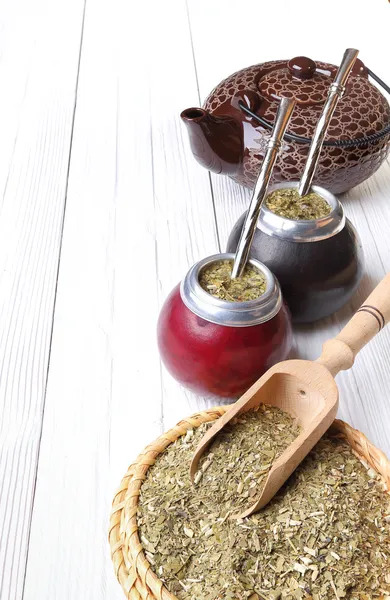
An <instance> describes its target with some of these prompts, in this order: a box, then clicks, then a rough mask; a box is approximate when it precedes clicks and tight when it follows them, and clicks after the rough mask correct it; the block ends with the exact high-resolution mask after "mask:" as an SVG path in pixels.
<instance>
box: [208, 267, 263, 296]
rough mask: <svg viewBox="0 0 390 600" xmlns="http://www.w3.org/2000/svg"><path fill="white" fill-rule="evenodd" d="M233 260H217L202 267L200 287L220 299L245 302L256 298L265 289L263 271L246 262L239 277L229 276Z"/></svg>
mask: <svg viewBox="0 0 390 600" xmlns="http://www.w3.org/2000/svg"><path fill="white" fill-rule="evenodd" d="M232 267H233V262H232V261H231V260H218V261H216V262H214V263H212V264H211V265H208V266H207V267H205V268H204V269H202V271H201V273H200V276H199V283H200V285H201V286H202V288H203V289H204V290H205V291H206V292H208V293H209V294H211V295H212V296H214V297H215V298H219V299H220V300H228V301H230V302H247V301H248V300H256V298H259V297H260V296H262V295H263V294H264V292H265V290H266V281H265V277H264V275H263V273H261V271H259V270H258V269H256V268H255V267H253V266H252V265H250V264H248V265H247V266H246V267H245V269H244V272H243V274H242V275H241V277H238V278H236V279H232V278H231V274H232Z"/></svg>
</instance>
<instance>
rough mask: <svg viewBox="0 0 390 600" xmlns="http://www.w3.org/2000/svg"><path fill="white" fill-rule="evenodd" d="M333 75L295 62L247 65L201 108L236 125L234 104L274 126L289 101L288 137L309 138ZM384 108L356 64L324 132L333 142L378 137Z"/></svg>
mask: <svg viewBox="0 0 390 600" xmlns="http://www.w3.org/2000/svg"><path fill="white" fill-rule="evenodd" d="M336 72H337V67H336V66H335V65H332V64H329V63H325V62H320V61H313V60H312V59H310V58H307V57H303V56H298V57H294V58H292V59H290V60H280V61H273V62H268V63H263V64H258V65H253V66H252V67H248V68H246V69H243V70H241V71H238V72H237V73H234V74H233V75H231V76H230V77H228V78H227V79H225V80H224V81H222V82H221V83H220V84H219V85H218V86H217V87H216V88H215V89H214V90H213V92H212V93H211V94H210V96H209V97H208V98H207V100H206V102H205V105H204V107H205V109H206V110H209V111H211V112H212V113H216V114H220V115H223V114H233V111H234V115H235V116H236V117H237V118H240V119H242V120H249V121H250V120H251V117H249V116H245V115H243V113H242V111H241V110H240V108H239V103H240V102H241V103H244V105H245V106H247V107H248V108H249V109H250V110H252V111H253V112H254V113H256V115H258V116H259V117H262V118H263V119H264V120H266V121H268V122H271V123H272V122H274V120H275V115H276V112H277V108H278V105H279V101H280V98H281V97H287V98H294V99H295V100H296V103H297V104H296V107H295V111H294V115H293V117H292V119H291V122H290V132H291V133H292V134H295V135H297V136H302V137H307V138H310V137H311V136H312V133H313V131H314V129H315V126H316V123H317V121H318V118H319V115H320V113H321V110H322V107H323V104H324V102H325V100H326V98H327V94H328V90H329V87H330V85H331V83H332V81H333V79H334V76H335V74H336ZM389 119H390V108H389V104H388V102H387V99H386V98H385V96H384V95H383V94H382V93H381V92H380V90H379V89H378V88H377V87H376V86H375V85H373V84H372V83H371V82H370V80H369V79H368V69H367V68H366V67H365V65H364V64H363V63H362V61H361V60H359V59H358V60H357V61H356V63H355V66H354V68H353V70H352V73H351V75H350V77H349V79H348V83H347V86H346V90H345V93H344V95H343V97H342V98H341V99H340V101H339V103H338V105H337V108H336V111H335V113H334V116H333V119H332V121H331V123H330V127H329V129H328V137H329V138H331V139H335V140H340V139H351V138H360V137H364V136H370V135H374V134H376V133H378V132H379V131H381V130H382V129H383V127H384V126H385V125H386V124H388V121H389Z"/></svg>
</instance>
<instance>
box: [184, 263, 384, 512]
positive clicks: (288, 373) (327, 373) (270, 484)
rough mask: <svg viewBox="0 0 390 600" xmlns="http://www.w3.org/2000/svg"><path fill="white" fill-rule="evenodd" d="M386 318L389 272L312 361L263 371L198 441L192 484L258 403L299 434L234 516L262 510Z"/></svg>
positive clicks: (322, 425) (322, 427)
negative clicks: (209, 454) (232, 427)
mask: <svg viewBox="0 0 390 600" xmlns="http://www.w3.org/2000/svg"><path fill="white" fill-rule="evenodd" d="M389 318H390V273H388V274H387V275H386V276H385V278H384V279H383V280H382V281H381V282H380V283H379V285H378V286H377V287H376V288H375V290H374V291H373V292H372V294H371V295H370V296H369V297H368V298H367V300H366V302H365V303H364V304H363V305H362V306H361V307H360V308H359V310H358V311H357V312H356V314H355V315H354V316H353V317H352V319H351V320H350V321H349V322H348V323H347V325H346V326H345V327H344V329H343V330H342V331H341V332H340V333H339V335H338V336H337V337H336V338H334V339H333V340H329V341H327V342H325V344H324V346H323V350H322V354H321V356H320V358H319V359H318V360H317V361H315V362H314V361H308V360H288V361H284V362H281V363H279V364H277V365H275V366H274V367H272V368H271V369H269V371H267V373H265V374H264V375H263V376H262V377H261V378H260V379H259V380H258V381H257V382H256V383H255V384H254V385H253V386H252V387H251V388H250V389H249V390H248V391H247V392H246V393H245V394H244V395H243V396H241V398H240V399H239V400H237V402H236V403H235V404H234V405H233V406H232V408H231V409H230V410H228V411H227V412H226V413H225V414H224V415H223V417H221V418H220V419H218V421H217V422H216V423H215V425H213V426H212V427H211V428H210V429H209V431H208V432H207V433H206V435H205V436H204V437H203V438H202V439H201V441H200V443H199V445H198V447H197V449H196V451H195V454H194V456H193V459H192V463H191V468H190V476H191V479H192V481H193V479H194V475H195V472H196V469H197V466H198V463H199V459H200V457H201V455H202V454H203V453H204V451H205V450H206V448H207V447H208V446H209V445H210V444H211V442H212V440H213V439H214V438H215V436H216V435H217V433H218V432H219V431H221V429H222V428H223V427H224V426H225V425H226V424H227V423H229V422H230V421H231V420H232V419H234V418H235V417H236V416H237V415H238V414H240V413H243V412H246V411H248V410H250V409H251V408H254V407H256V406H258V405H259V404H260V403H264V404H271V405H273V406H278V407H279V408H280V409H281V410H283V411H285V412H287V413H290V415H292V416H293V417H294V418H295V419H296V420H297V422H298V424H299V425H300V426H301V427H302V432H301V433H300V434H299V436H298V437H297V438H296V439H295V440H294V442H293V443H292V444H291V445H290V446H289V448H287V450H285V451H284V452H283V453H282V454H281V455H280V456H279V458H278V459H277V460H276V461H275V463H274V464H273V466H272V468H271V470H270V472H269V474H268V477H267V479H266V482H265V485H264V487H263V490H262V492H261V494H260V496H259V497H258V498H257V500H256V502H255V503H254V504H253V505H252V506H250V507H249V508H248V509H247V510H246V511H244V512H243V513H241V514H240V515H234V517H235V518H237V517H240V518H243V517H247V516H249V515H251V514H252V513H254V512H256V511H257V510H260V509H261V508H263V507H264V506H265V505H266V504H268V502H269V501H270V500H271V499H272V498H273V497H274V495H275V494H276V492H277V491H278V490H279V489H280V487H281V486H282V485H283V484H284V483H285V481H286V480H287V479H288V477H289V476H290V475H291V473H292V472H293V471H295V469H296V468H297V466H298V465H299V464H300V463H301V462H302V461H303V459H304V458H305V456H306V455H307V454H308V453H309V452H310V450H311V449H312V448H313V447H314V446H315V444H316V443H317V442H318V440H319V439H320V438H321V437H322V435H323V434H324V433H325V432H326V431H327V429H328V428H329V427H330V425H331V424H332V422H333V420H334V418H335V416H336V413H337V409H338V403H339V393H338V388H337V385H336V382H335V380H334V377H335V376H336V375H337V373H338V372H339V371H345V370H347V369H350V368H351V367H352V365H353V363H354V360H355V356H356V355H357V353H358V352H359V351H360V350H361V349H362V348H363V346H365V345H366V344H367V342H369V341H370V340H371V339H372V338H373V337H374V336H375V335H376V334H377V333H378V332H379V331H380V330H381V329H382V328H383V327H384V326H385V325H386V323H387V322H388V320H389Z"/></svg>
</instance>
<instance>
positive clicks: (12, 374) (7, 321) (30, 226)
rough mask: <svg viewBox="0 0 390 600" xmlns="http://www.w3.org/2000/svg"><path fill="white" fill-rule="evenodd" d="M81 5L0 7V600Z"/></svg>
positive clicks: (34, 377) (5, 589)
mask: <svg viewBox="0 0 390 600" xmlns="http://www.w3.org/2000/svg"><path fill="white" fill-rule="evenodd" d="M83 8H84V6H83V1H82V0H69V1H67V2H66V3H64V2H62V0H61V1H58V0H52V1H51V2H47V1H45V0H34V2H30V0H12V1H10V2H3V3H2V4H1V6H0V32H1V35H0V87H1V96H0V131H1V140H0V189H1V199H0V361H1V370H0V414H1V421H0V481H1V488H0V598H1V600H19V599H20V598H21V597H22V593H23V582H24V572H25V565H26V555H27V549H28V540H29V529H30V523H31V512H32V508H33V498H34V488H35V479H36V471H37V464H38V454H39V443H40V435H41V428H42V419H43V411H44V396H45V387H46V379H47V370H48V361H49V352H50V338H51V329H52V317H53V307H54V298H55V288H56V280H57V270H58V259H59V251H60V243H61V234H62V221H63V214H64V206H65V194H66V180H67V170H68V162H69V148H70V142H71V134H72V122H73V115H74V108H75V93H76V83H77V72H78V59H79V51H80V41H81V31H82V20H83Z"/></svg>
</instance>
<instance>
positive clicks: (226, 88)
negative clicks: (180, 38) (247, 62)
mask: <svg viewBox="0 0 390 600" xmlns="http://www.w3.org/2000/svg"><path fill="white" fill-rule="evenodd" d="M336 72H337V67H336V66H334V65H332V64H328V63H324V62H314V61H313V60H311V59H309V58H306V57H296V58H293V59H291V60H289V61H286V60H279V61H273V62H267V63H262V64H258V65H254V66H252V67H248V68H246V69H243V70H241V71H238V72H237V73H234V74H233V75H231V76H230V77H228V78H227V79H225V80H224V81H222V82H221V83H220V84H219V85H217V87H216V88H215V89H214V90H213V91H212V92H211V94H210V95H209V96H208V98H207V99H206V101H205V103H204V106H203V108H189V109H187V110H184V111H183V112H182V113H181V118H182V120H183V122H184V123H185V125H186V126H187V129H188V133H189V137H190V144H191V149H192V152H193V154H194V156H195V158H196V159H197V161H198V162H199V163H200V164H201V165H203V166H204V167H206V168H207V169H208V170H210V171H213V172H214V173H224V174H226V175H229V176H230V177H231V178H232V179H234V180H235V181H236V182H237V183H239V184H242V185H244V186H246V187H249V188H253V185H254V183H255V181H256V178H257V174H258V172H259V168H260V164H261V162H262V160H263V158H264V155H265V152H266V146H267V140H268V138H269V136H270V133H271V129H272V126H273V122H274V120H275V115H276V112H277V109H278V105H279V102H280V98H282V97H288V98H294V99H295V100H296V103H297V104H296V107H295V111H294V115H293V117H292V119H291V122H290V125H289V130H288V132H287V134H286V135H285V138H284V145H283V148H282V151H281V153H280V156H279V161H278V164H277V165H276V168H275V169H274V173H273V178H272V183H279V182H283V181H291V180H293V179H299V178H300V176H301V174H302V171H303V167H304V164H305V161H306V157H307V154H308V150H309V145H310V141H311V136H312V134H313V131H314V128H315V126H316V123H317V121H318V118H319V116H320V114H321V111H322V107H323V104H324V102H325V100H326V98H327V94H328V90H329V87H330V85H331V83H332V81H333V78H334V76H335V74H336ZM369 76H371V77H372V78H374V79H375V80H376V81H377V83H379V84H380V85H381V86H382V87H383V88H384V89H385V90H386V91H387V92H388V91H389V88H388V87H387V86H386V85H385V84H384V83H383V82H382V81H381V80H380V79H379V78H378V77H377V76H376V75H375V74H374V73H372V71H370V70H369V69H367V68H366V67H365V65H364V64H363V63H362V62H361V61H360V60H357V61H356V63H355V66H354V68H353V71H352V73H351V75H350V77H349V80H348V84H347V86H346V91H345V94H344V96H343V97H342V98H341V100H340V101H339V103H338V106H337V109H336V111H335V114H334V116H333V118H332V121H331V123H330V127H329V130H328V137H327V140H326V141H325V144H324V147H323V149H322V153H321V158H320V162H319V164H318V167H317V171H316V175H315V178H314V181H313V183H314V184H317V185H320V186H322V187H325V188H327V189H328V190H330V191H331V192H333V193H334V194H335V193H341V192H345V191H346V190H348V189H349V188H351V187H353V186H355V185H358V184H359V183H361V182H362V181H364V180H365V179H367V178H368V177H370V176H371V175H372V174H373V173H374V172H375V171H376V170H377V169H378V168H379V167H380V165H381V164H382V162H383V161H384V160H385V159H386V157H387V155H388V153H389V150H390V143H389V142H390V107H389V104H388V101H387V100H386V98H385V96H384V95H382V93H381V92H380V91H379V89H378V87H376V86H375V85H374V84H373V83H371V81H370V80H369Z"/></svg>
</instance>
